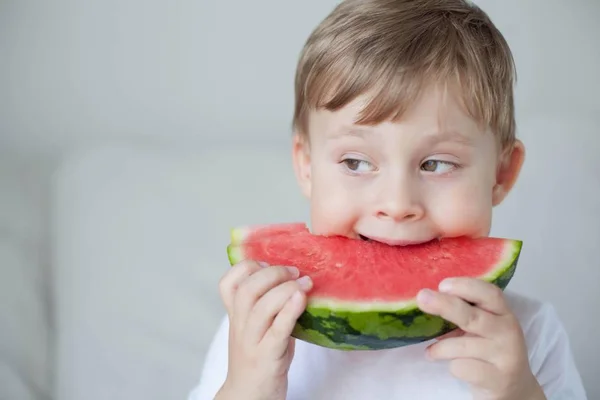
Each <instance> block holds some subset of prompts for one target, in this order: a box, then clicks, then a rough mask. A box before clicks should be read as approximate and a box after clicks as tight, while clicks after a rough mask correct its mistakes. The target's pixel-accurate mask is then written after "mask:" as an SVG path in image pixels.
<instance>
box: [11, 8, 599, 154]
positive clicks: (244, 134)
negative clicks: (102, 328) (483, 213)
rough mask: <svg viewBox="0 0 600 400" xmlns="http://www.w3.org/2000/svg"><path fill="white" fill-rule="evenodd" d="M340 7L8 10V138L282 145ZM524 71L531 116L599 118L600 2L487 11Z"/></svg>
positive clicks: (58, 143) (49, 142) (36, 143)
mask: <svg viewBox="0 0 600 400" xmlns="http://www.w3.org/2000/svg"><path fill="white" fill-rule="evenodd" d="M337 3H338V0H305V1H280V0H254V1H246V0H230V1H217V0H201V1H198V0H183V1H177V2H176V3H175V4H174V3H173V2H169V1H153V0H92V1H75V0H53V1H40V0H8V1H6V0H5V1H3V2H2V6H1V9H0V54H2V55H3V61H2V63H0V88H3V89H2V91H1V92H0V132H1V133H2V135H3V136H4V137H3V138H2V139H0V140H3V141H4V142H5V143H10V144H11V146H13V147H18V148H21V149H28V150H30V151H31V149H32V148H35V149H38V150H40V151H42V149H44V150H48V149H50V150H55V149H63V148H64V147H72V146H76V145H80V144H86V145H87V144H93V143H96V142H103V141H105V140H107V139H116V138H118V139H121V138H137V139H139V140H152V139H156V138H163V139H169V140H170V139H177V140H180V141H191V142H197V141H198V140H199V139H200V140H201V141H202V140H206V139H210V140H222V141H223V140H227V139H234V140H236V141H243V140H245V141H248V140H254V139H256V138H262V139H266V140H268V141H270V142H279V143H282V137H284V136H285V135H286V134H287V132H288V131H289V123H290V118H291V115H292V102H293V76H294V68H295V64H296V59H297V57H298V54H299V52H300V48H301V46H302V44H303V42H304V41H305V39H306V37H307V36H308V34H309V32H310V31H311V30H312V29H313V28H314V26H315V25H316V24H317V23H318V21H319V20H320V19H322V18H323V17H324V16H325V15H326V14H327V13H328V12H329V10H331V8H332V7H333V6H334V5H335V4H337ZM477 3H480V4H481V5H482V6H483V7H484V8H485V9H486V10H488V11H489V13H490V15H491V17H492V18H493V19H494V20H495V21H496V22H497V24H498V26H499V27H500V28H501V29H502V31H503V32H504V34H505V35H506V37H507V39H508V40H509V43H510V44H511V46H512V47H513V51H514V53H515V58H516V62H517V64H518V69H519V83H518V95H517V105H518V112H519V115H526V114H527V113H530V112H532V111H542V112H545V111H557V110H562V109H571V110H579V109H587V108H591V109H593V110H596V111H597V110H598V109H599V108H600V105H599V104H598V97H597V95H596V94H597V93H599V92H600V79H599V75H598V74H597V72H596V71H597V70H598V69H599V67H598V66H599V65H600V52H598V47H597V39H598V37H600V25H598V24H597V23H596V21H598V19H600V2H599V1H597V0H570V1H564V0H527V1H523V0H503V1H498V0H478V1H477Z"/></svg>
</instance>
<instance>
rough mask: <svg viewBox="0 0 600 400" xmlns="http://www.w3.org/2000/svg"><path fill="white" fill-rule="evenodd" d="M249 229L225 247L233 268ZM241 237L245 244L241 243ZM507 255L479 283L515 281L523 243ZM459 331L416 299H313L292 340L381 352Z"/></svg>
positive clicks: (509, 243)
mask: <svg viewBox="0 0 600 400" xmlns="http://www.w3.org/2000/svg"><path fill="white" fill-rule="evenodd" d="M247 229H248V228H235V230H237V233H236V235H235V238H236V240H233V238H234V234H233V233H232V242H231V243H230V244H229V245H228V246H227V254H228V258H229V262H230V264H231V265H232V266H233V265H235V264H237V263H239V262H240V261H242V260H244V254H243V249H242V247H241V246H243V244H242V241H243V237H245V236H246V233H247V232H249V230H247ZM240 238H241V240H240ZM505 243H506V249H505V254H504V256H503V257H502V258H501V259H500V260H499V261H498V263H497V264H496V265H495V266H493V267H491V268H490V272H489V273H488V274H487V275H484V276H481V277H480V279H482V280H484V281H487V282H490V283H492V284H494V285H496V286H498V287H499V288H500V289H502V290H504V289H505V288H506V286H507V285H508V283H509V282H510V281H511V279H512V278H513V276H514V273H515V270H516V267H517V264H518V260H519V256H520V253H521V249H522V241H519V240H511V239H505ZM455 328H456V326H455V325H454V324H452V323H450V322H448V321H446V320H444V319H442V318H441V317H439V316H434V315H429V314H426V313H423V312H422V311H421V310H420V309H419V308H418V306H417V304H416V302H415V301H414V300H412V301H407V302H397V303H371V304H365V303H352V302H333V301H326V300H324V299H318V298H312V299H311V300H310V301H309V302H308V304H307V307H306V310H305V311H304V312H303V313H302V315H301V316H300V317H299V318H298V321H297V323H296V325H295V327H294V330H293V333H292V336H293V337H295V338H297V339H300V340H303V341H305V342H308V343H312V344H315V345H318V346H322V347H327V348H331V349H338V350H380V349H387V348H395V347H401V346H406V345H411V344H416V343H421V342H424V341H428V340H431V339H434V338H436V337H439V336H441V335H443V334H445V333H448V332H450V331H452V330H453V329H455Z"/></svg>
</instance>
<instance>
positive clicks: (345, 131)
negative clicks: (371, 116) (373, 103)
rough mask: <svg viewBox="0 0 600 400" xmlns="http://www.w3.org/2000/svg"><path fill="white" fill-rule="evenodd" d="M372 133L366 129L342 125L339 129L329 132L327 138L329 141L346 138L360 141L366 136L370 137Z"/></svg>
mask: <svg viewBox="0 0 600 400" xmlns="http://www.w3.org/2000/svg"><path fill="white" fill-rule="evenodd" d="M373 133H374V131H373V130H372V129H369V128H368V127H361V126H347V125H344V126H342V127H341V128H340V129H337V130H335V131H333V132H331V133H330V134H329V135H328V136H329V139H339V138H341V137H347V136H351V137H358V138H361V139H362V138H364V137H365V136H367V135H372V134H373Z"/></svg>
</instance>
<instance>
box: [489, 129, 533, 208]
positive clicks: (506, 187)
mask: <svg viewBox="0 0 600 400" xmlns="http://www.w3.org/2000/svg"><path fill="white" fill-rule="evenodd" d="M524 161H525V145H523V142H521V141H520V140H516V141H515V144H514V145H513V146H512V147H511V148H510V149H507V151H505V152H503V153H502V156H501V157H500V163H499V165H498V171H497V173H496V185H495V186H494V190H493V194H492V202H493V205H494V206H497V205H498V204H500V203H502V201H504V199H505V198H506V196H508V193H510V191H511V190H512V188H513V186H514V185H515V183H516V182H517V178H518V177H519V174H520V172H521V167H522V166H523V162H524Z"/></svg>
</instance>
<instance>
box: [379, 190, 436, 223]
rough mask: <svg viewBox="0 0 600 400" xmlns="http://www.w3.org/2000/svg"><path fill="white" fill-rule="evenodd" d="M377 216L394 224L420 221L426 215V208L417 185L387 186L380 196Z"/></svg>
mask: <svg viewBox="0 0 600 400" xmlns="http://www.w3.org/2000/svg"><path fill="white" fill-rule="evenodd" d="M378 197H379V199H378V202H377V207H376V208H375V216H376V217H377V218H379V219H384V220H390V221H394V222H401V221H418V220H420V219H421V218H423V216H424V215H425V208H424V206H423V203H422V199H421V196H420V193H419V190H418V187H416V185H411V184H410V183H409V182H396V183H395V184H391V185H386V188H385V190H383V191H382V192H381V193H380V196H378Z"/></svg>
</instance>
